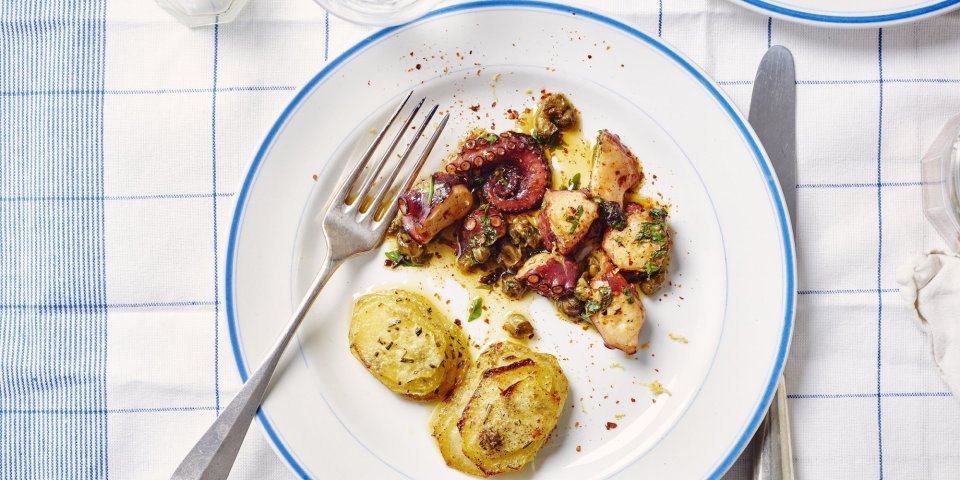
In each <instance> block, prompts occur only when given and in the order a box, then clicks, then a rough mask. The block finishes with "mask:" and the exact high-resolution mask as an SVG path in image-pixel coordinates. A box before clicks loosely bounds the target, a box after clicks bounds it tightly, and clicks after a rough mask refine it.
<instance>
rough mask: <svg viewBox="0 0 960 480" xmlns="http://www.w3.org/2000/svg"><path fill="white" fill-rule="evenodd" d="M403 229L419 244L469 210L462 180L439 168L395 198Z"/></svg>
mask: <svg viewBox="0 0 960 480" xmlns="http://www.w3.org/2000/svg"><path fill="white" fill-rule="evenodd" d="M398 201H399V203H400V215H402V217H401V218H400V222H401V225H403V229H404V230H405V231H406V232H407V234H409V235H410V237H412V238H413V239H414V240H416V241H417V242H419V243H420V244H426V243H428V242H429V241H430V240H432V239H433V237H435V236H436V235H437V234H438V233H440V231H441V230H443V229H444V228H447V227H449V226H450V225H453V223H454V222H456V221H457V220H460V219H461V218H463V217H465V216H466V215H467V214H468V213H470V211H471V210H473V206H474V199H473V193H471V192H470V189H468V188H467V186H466V185H464V183H463V180H462V179H461V178H460V177H458V176H456V175H450V174H447V173H443V172H438V173H434V174H433V175H430V176H429V177H428V178H426V179H425V180H423V181H421V182H420V183H418V184H417V185H415V186H414V187H412V188H411V189H410V190H407V191H406V192H404V194H403V196H402V197H400V199H399V200H398Z"/></svg>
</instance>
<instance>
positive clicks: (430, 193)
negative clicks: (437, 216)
mask: <svg viewBox="0 0 960 480" xmlns="http://www.w3.org/2000/svg"><path fill="white" fill-rule="evenodd" d="M434 188H435V187H434V184H433V175H430V190H428V191H427V206H428V207H429V206H430V205H431V204H432V203H433V189H434Z"/></svg>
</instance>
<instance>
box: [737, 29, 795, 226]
mask: <svg viewBox="0 0 960 480" xmlns="http://www.w3.org/2000/svg"><path fill="white" fill-rule="evenodd" d="M748 119H749V121H750V126H752V127H753V131H754V132H757V137H759V138H760V143H761V144H762V145H763V149H764V150H766V152H767V156H768V157H769V158H770V163H772V164H773V169H774V171H776V173H777V178H778V179H779V180H780V190H782V191H783V198H784V200H785V201H786V204H787V214H788V215H789V216H790V222H791V224H793V223H794V222H796V215H797V134H796V132H797V81H796V73H795V70H794V64H793V55H791V54H790V50H787V49H786V48H785V47H782V46H779V45H777V46H775V47H772V48H771V49H770V50H768V51H767V53H766V54H765V55H764V56H763V59H762V60H760V67H759V68H758V69H757V78H756V80H754V82H753V94H752V96H751V97H750V115H749V117H748ZM794 231H796V228H795V227H794Z"/></svg>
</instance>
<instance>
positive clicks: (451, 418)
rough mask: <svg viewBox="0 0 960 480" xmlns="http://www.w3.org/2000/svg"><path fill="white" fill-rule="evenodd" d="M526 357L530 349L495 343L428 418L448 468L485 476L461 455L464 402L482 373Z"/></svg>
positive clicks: (467, 399) (481, 355)
mask: <svg viewBox="0 0 960 480" xmlns="http://www.w3.org/2000/svg"><path fill="white" fill-rule="evenodd" d="M529 353H531V350H530V349H529V348H527V347H525V346H523V345H520V344H518V343H514V342H497V343H494V344H492V345H490V346H489V347H487V348H486V349H485V350H484V351H483V352H482V353H481V354H480V356H479V357H477V362H476V364H475V365H474V366H473V367H471V368H470V369H469V370H468V372H467V376H466V378H465V379H464V380H463V381H462V382H460V383H459V384H458V385H457V387H456V389H454V391H453V394H452V395H450V396H449V397H447V398H446V399H445V400H444V401H442V402H440V404H439V405H437V408H436V409H434V411H433V415H432V416H431V418H430V429H431V433H432V435H433V436H434V438H436V439H437V443H438V444H439V446H440V454H441V455H443V459H444V460H445V461H446V462H447V465H449V466H451V467H453V468H455V469H457V470H460V471H461V472H464V473H469V474H470V475H477V476H483V475H484V473H483V471H482V470H480V469H479V468H478V467H477V465H476V464H475V463H473V461H472V460H470V459H469V458H467V456H466V455H464V454H463V440H462V438H461V437H460V430H459V429H458V428H457V423H458V422H459V421H460V417H461V416H462V415H463V410H464V408H466V406H467V402H469V401H470V398H471V397H472V396H473V392H474V390H475V389H476V387H477V384H478V383H479V382H480V377H481V375H482V374H483V372H485V371H486V370H488V369H490V368H495V367H498V366H502V365H506V364H509V363H512V362H515V361H518V360H520V359H522V358H526V355H528V354H529Z"/></svg>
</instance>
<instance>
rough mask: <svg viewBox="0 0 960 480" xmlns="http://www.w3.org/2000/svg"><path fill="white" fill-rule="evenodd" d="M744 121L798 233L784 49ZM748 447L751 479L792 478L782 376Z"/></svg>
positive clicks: (789, 70) (788, 63)
mask: <svg viewBox="0 0 960 480" xmlns="http://www.w3.org/2000/svg"><path fill="white" fill-rule="evenodd" d="M748 118H749V121H750V125H751V126H752V127H753V131H754V132H756V133H757V137H758V138H759V139H760V144H761V145H763V149H764V150H765V151H766V152H767V157H768V158H769V159H770V163H771V164H772V165H773V170H774V172H776V175H777V179H778V180H779V183H780V190H781V191H782V192H783V198H784V201H785V203H786V209H787V212H786V213H787V215H788V217H789V220H790V225H791V226H792V228H793V229H794V233H796V218H797V214H796V213H797V134H796V131H797V82H796V72H795V68H794V62H793V55H791V53H790V51H789V50H787V49H786V48H785V47H782V46H775V47H772V48H770V50H768V51H767V53H766V54H764V56H763V59H762V60H761V61H760V67H759V68H758V69H757V77H756V79H755V80H754V82H753V94H752V95H751V98H750V114H749V117H748ZM751 443H752V445H753V478H754V479H755V480H781V479H782V480H793V449H792V445H791V440H790V416H789V412H788V410H787V393H786V388H785V386H784V381H783V375H781V376H780V378H779V380H778V382H777V391H776V394H775V396H774V398H773V401H772V402H771V404H770V410H768V411H767V415H766V417H765V418H764V420H763V423H762V424H761V425H760V428H759V429H758V430H757V433H756V434H755V435H754V438H753V441H752V442H751Z"/></svg>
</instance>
